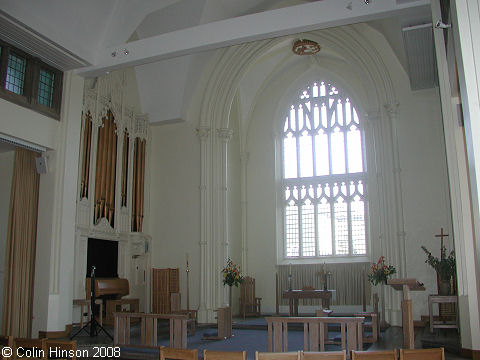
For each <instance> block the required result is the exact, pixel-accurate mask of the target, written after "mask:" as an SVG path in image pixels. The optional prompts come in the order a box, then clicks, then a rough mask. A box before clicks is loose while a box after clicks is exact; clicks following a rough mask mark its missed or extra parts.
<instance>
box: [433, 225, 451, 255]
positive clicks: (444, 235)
mask: <svg viewBox="0 0 480 360" xmlns="http://www.w3.org/2000/svg"><path fill="white" fill-rule="evenodd" d="M446 236H448V234H444V233H443V227H442V228H440V234H438V235H435V237H439V238H440V253H441V252H442V249H443V238H444V237H446Z"/></svg>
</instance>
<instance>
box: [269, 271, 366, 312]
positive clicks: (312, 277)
mask: <svg viewBox="0 0 480 360" xmlns="http://www.w3.org/2000/svg"><path fill="white" fill-rule="evenodd" d="M370 265H371V264H370V263H348V264H327V265H326V271H327V272H331V275H330V276H328V289H330V290H336V299H335V300H334V301H332V302H331V304H332V305H362V303H363V289H365V298H366V303H367V304H370V293H371V287H370V283H369V282H368V281H367V279H366V275H365V274H368V271H369V269H370ZM322 267H323V264H308V265H292V267H291V271H292V289H302V288H303V287H306V286H312V287H313V288H315V289H322V286H323V285H322V283H321V281H320V273H321V271H322ZM288 272H289V265H282V266H279V267H278V285H279V286H278V299H279V303H280V305H288V299H283V298H282V294H283V291H284V290H287V289H288ZM302 301H303V305H320V304H321V300H316V299H304V300H302Z"/></svg>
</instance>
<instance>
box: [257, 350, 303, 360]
mask: <svg viewBox="0 0 480 360" xmlns="http://www.w3.org/2000/svg"><path fill="white" fill-rule="evenodd" d="M301 356H302V355H301V352H300V351H295V352H293V351H292V352H258V351H255V360H277V359H278V360H300V359H301Z"/></svg>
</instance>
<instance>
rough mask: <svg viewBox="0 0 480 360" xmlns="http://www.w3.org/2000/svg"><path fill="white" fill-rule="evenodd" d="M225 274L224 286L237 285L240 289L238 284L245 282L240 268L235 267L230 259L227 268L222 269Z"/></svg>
mask: <svg viewBox="0 0 480 360" xmlns="http://www.w3.org/2000/svg"><path fill="white" fill-rule="evenodd" d="M222 273H223V285H228V286H232V285H235V286H237V287H238V284H241V283H242V281H243V276H242V273H241V272H240V267H239V266H237V265H235V264H234V262H233V261H232V260H231V259H230V258H229V259H228V261H227V266H225V267H224V268H223V269H222Z"/></svg>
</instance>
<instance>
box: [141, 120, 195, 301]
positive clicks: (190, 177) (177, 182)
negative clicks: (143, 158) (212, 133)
mask: <svg viewBox="0 0 480 360" xmlns="http://www.w3.org/2000/svg"><path fill="white" fill-rule="evenodd" d="M150 130H151V157H150V162H149V164H148V165H149V168H150V177H149V179H150V180H149V181H150V214H151V222H150V226H149V228H148V229H149V232H150V234H151V235H152V268H179V270H180V293H181V295H182V306H183V307H182V308H186V293H187V290H186V272H185V270H186V254H187V253H188V258H189V267H190V274H189V283H190V308H191V309H197V308H198V305H199V304H198V293H199V291H200V290H199V289H200V285H199V283H200V271H199V267H200V263H199V258H200V255H199V246H198V241H199V238H198V233H199V231H200V230H199V221H200V217H199V211H200V204H199V200H200V199H199V186H198V179H199V178H200V166H199V161H200V156H199V153H198V147H199V140H198V137H197V134H196V130H195V126H194V125H193V124H191V123H187V122H182V123H176V124H170V125H163V126H152V127H151V128H150Z"/></svg>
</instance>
